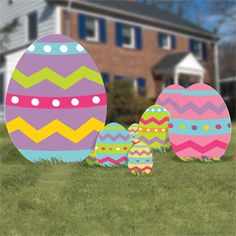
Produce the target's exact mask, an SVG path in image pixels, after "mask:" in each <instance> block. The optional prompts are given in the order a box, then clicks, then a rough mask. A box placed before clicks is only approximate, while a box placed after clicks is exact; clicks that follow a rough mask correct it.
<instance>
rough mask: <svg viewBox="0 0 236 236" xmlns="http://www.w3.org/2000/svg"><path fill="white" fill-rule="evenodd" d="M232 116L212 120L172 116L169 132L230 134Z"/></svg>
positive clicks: (210, 134) (204, 134)
mask: <svg viewBox="0 0 236 236" xmlns="http://www.w3.org/2000/svg"><path fill="white" fill-rule="evenodd" d="M230 123H231V120H230V118H220V119H211V120H189V119H188V120H186V119H177V118H171V119H170V123H169V133H171V134H180V135H189V134H190V133H191V135H192V136H212V135H219V134H229V133H231V129H230V127H229V124H230Z"/></svg>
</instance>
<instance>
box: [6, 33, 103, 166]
mask: <svg viewBox="0 0 236 236" xmlns="http://www.w3.org/2000/svg"><path fill="white" fill-rule="evenodd" d="M5 103H6V104H5V105H6V107H5V116H6V124H7V129H8V132H9V134H10V137H11V139H12V142H13V143H14V145H15V146H16V148H17V149H18V150H19V152H20V153H21V154H22V155H23V156H24V157H25V158H27V159H28V160H30V161H33V162H35V161H39V160H50V159H52V158H56V159H58V160H61V161H64V162H80V161H82V160H84V159H85V158H86V157H87V156H88V154H89V153H90V152H91V150H92V149H94V147H95V144H96V139H97V136H98V134H99V132H100V131H101V130H102V129H103V127H104V125H105V120H106V114H107V99H106V92H105V87H104V83H103V80H102V77H101V75H100V73H99V71H98V68H97V66H96V64H95V62H94V61H93V59H92V58H91V56H90V55H89V53H88V52H87V51H86V49H85V48H84V47H83V46H82V45H81V44H79V43H77V42H75V41H74V40H73V39H71V38H69V37H66V36H64V35H59V34H53V35H48V36H45V37H42V38H39V39H38V40H37V41H35V42H33V43H32V44H31V45H30V46H29V47H28V49H27V50H26V51H25V53H24V54H23V56H22V57H21V59H20V60H19V62H18V63H17V65H16V68H15V70H14V71H13V74H12V78H11V80H10V84H9V87H8V90H7V94H6V102H5Z"/></svg>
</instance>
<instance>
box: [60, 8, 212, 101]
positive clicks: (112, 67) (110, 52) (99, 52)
mask: <svg viewBox="0 0 236 236" xmlns="http://www.w3.org/2000/svg"><path fill="white" fill-rule="evenodd" d="M106 24H107V32H106V33H107V42H106V43H105V44H101V43H96V42H88V41H81V40H80V39H79V38H78V22H77V13H76V12H72V13H71V15H70V37H72V38H73V39H75V40H77V41H80V42H81V44H82V45H83V46H84V47H85V48H86V50H87V51H88V52H89V53H90V55H91V56H92V57H93V59H94V61H95V62H96V64H97V66H98V68H99V70H100V72H108V73H109V76H110V79H113V78H114V76H115V75H122V76H128V77H134V78H135V77H136V78H137V77H144V78H146V85H147V96H148V97H156V96H157V95H158V94H159V93H160V91H161V89H162V82H161V81H158V80H157V81H154V79H153V76H152V73H151V68H152V67H153V65H154V64H156V63H158V62H159V61H160V60H161V59H162V58H163V57H165V56H166V55H168V54H172V53H176V52H186V51H188V49H189V39H188V38H187V37H181V36H176V49H175V50H165V49H161V48H159V47H158V45H157V31H154V30H151V29H147V28H142V41H143V45H142V50H133V49H125V48H119V47H117V46H116V44H115V24H114V21H110V20H106ZM62 33H65V13H64V12H63V14H62ZM211 51H212V48H211V45H208V61H205V62H203V63H202V64H203V66H204V67H205V68H206V71H207V73H206V75H205V82H206V83H209V84H211V83H212V82H213V75H212V73H211V70H212V62H213V60H212V58H211V54H212V52H211Z"/></svg>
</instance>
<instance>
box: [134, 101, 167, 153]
mask: <svg viewBox="0 0 236 236" xmlns="http://www.w3.org/2000/svg"><path fill="white" fill-rule="evenodd" d="M169 118H170V113H169V112H168V111H167V110H166V109H165V108H164V107H162V106H160V105H152V106H150V107H149V108H148V109H147V110H146V111H145V112H144V113H143V115H142V117H141V119H140V121H139V128H138V139H139V140H140V141H141V142H144V143H146V144H147V145H149V146H150V147H151V148H152V149H155V150H159V151H165V150H167V149H169V148H170V143H169V138H168V123H169Z"/></svg>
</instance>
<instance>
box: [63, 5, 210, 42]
mask: <svg viewBox="0 0 236 236" xmlns="http://www.w3.org/2000/svg"><path fill="white" fill-rule="evenodd" d="M61 9H63V10H68V9H67V8H66V7H61ZM69 11H71V12H76V13H84V14H88V15H91V16H95V17H102V18H105V19H107V20H110V21H113V22H115V21H119V22H122V23H125V24H130V25H133V26H141V27H142V28H146V29H150V30H154V31H161V32H163V33H167V34H174V35H178V36H181V37H185V38H192V39H196V40H199V41H202V42H207V43H212V42H214V40H208V39H204V38H201V37H196V36H192V35H190V34H183V33H179V32H176V31H171V30H166V29H162V28H159V27H154V26H150V25H147V24H143V23H135V22H133V21H128V20H123V19H120V18H116V17H111V16H107V15H102V14H97V13H93V12H91V11H86V10H77V9H69Z"/></svg>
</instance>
